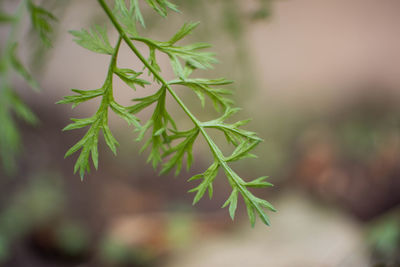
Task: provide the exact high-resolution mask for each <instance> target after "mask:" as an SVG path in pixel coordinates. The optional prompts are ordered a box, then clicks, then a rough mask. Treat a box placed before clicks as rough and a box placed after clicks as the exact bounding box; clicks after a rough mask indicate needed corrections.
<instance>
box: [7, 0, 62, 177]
mask: <svg viewBox="0 0 400 267" xmlns="http://www.w3.org/2000/svg"><path fill="white" fill-rule="evenodd" d="M26 14H28V15H29V16H30V18H31V24H32V30H33V31H34V32H36V34H38V36H39V37H40V40H41V41H42V44H44V45H46V46H50V44H51V43H50V36H51V33H52V27H51V23H52V22H54V21H55V17H54V16H53V15H52V14H51V13H50V12H49V11H47V10H45V9H44V8H42V7H40V6H38V5H35V4H34V3H33V2H32V1H31V0H22V1H20V3H19V5H18V7H17V9H16V11H15V13H14V14H8V13H6V12H4V11H2V7H1V6H0V24H5V25H6V26H9V28H10V31H9V35H8V37H7V38H5V44H4V46H2V47H1V48H2V51H0V121H1V127H0V160H1V162H2V165H3V168H4V170H5V171H6V173H8V174H13V173H14V172H15V171H16V169H17V165H16V164H17V163H16V157H17V154H18V152H19V150H20V146H21V140H20V139H21V138H20V134H19V131H18V127H17V123H16V121H15V120H14V114H15V115H16V116H17V117H18V118H20V119H22V120H24V121H26V122H27V123H29V124H36V123H37V122H38V119H37V118H36V116H35V115H34V113H33V112H32V111H31V110H30V108H29V107H28V106H27V105H26V104H25V103H24V102H23V100H22V99H21V98H20V96H19V95H18V94H17V92H16V91H15V90H14V87H13V83H12V78H13V74H14V73H16V74H19V75H20V76H21V78H22V79H23V80H25V82H26V83H27V84H28V85H29V86H30V87H31V88H32V89H34V90H36V91H38V90H39V89H40V88H39V84H38V82H37V81H36V80H35V79H34V78H33V76H32V75H31V74H30V72H29V71H28V70H27V68H26V67H25V66H24V65H23V64H22V62H21V60H20V59H19V57H18V42H17V40H18V38H19V36H18V34H19V32H20V31H19V30H20V27H21V24H22V23H23V20H24V17H25V16H26Z"/></svg>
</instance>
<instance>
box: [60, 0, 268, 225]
mask: <svg viewBox="0 0 400 267" xmlns="http://www.w3.org/2000/svg"><path fill="white" fill-rule="evenodd" d="M98 2H99V3H100V5H101V7H102V8H103V10H104V11H105V12H106V14H107V16H108V17H109V18H110V20H111V22H112V23H113V25H114V27H115V29H116V30H117V31H118V33H119V36H120V37H119V41H118V43H117V45H116V48H112V47H111V46H110V44H109V42H108V37H107V34H106V32H105V30H104V29H99V28H95V29H96V30H92V31H91V32H88V31H85V30H82V31H80V32H72V33H73V34H74V36H75V37H76V41H77V43H79V44H80V45H82V46H83V47H86V48H88V49H90V50H92V51H95V52H100V53H105V54H110V55H112V60H111V63H110V66H109V71H108V74H107V78H106V81H105V83H104V85H103V87H102V88H101V89H97V90H90V91H81V90H74V91H75V92H76V93H77V95H74V96H69V97H65V98H64V100H62V101H60V102H59V103H71V104H72V105H78V104H79V103H82V102H85V101H88V100H90V99H92V98H95V97H99V96H101V98H102V100H101V104H100V107H99V109H98V111H97V112H96V114H95V115H94V116H93V117H91V118H86V119H74V120H73V121H74V122H73V123H72V124H70V125H69V126H67V127H66V128H65V130H71V129H77V128H83V127H86V126H88V127H90V128H89V130H88V132H87V133H86V134H85V136H84V137H83V138H82V139H81V140H80V141H79V142H78V143H77V144H76V145H74V146H73V147H72V148H71V149H70V150H69V151H68V152H67V154H66V156H69V155H71V154H73V153H75V152H77V151H78V150H81V151H80V156H79V157H78V160H77V162H76V165H75V171H78V170H79V172H80V174H81V176H83V175H84V174H85V173H86V172H87V171H89V170H90V167H89V158H90V157H91V158H92V161H93V165H94V166H95V168H97V166H98V134H99V131H102V132H103V135H104V139H105V141H106V143H107V145H108V146H109V148H110V149H111V151H113V153H116V146H117V145H118V142H117V140H115V138H114V137H113V136H112V134H111V131H110V129H109V127H108V111H109V110H112V111H114V113H116V114H117V115H118V116H120V117H122V118H123V119H125V120H126V121H127V122H128V123H129V124H133V125H134V126H135V128H136V129H137V130H138V131H139V135H138V137H137V140H138V141H141V140H145V139H147V140H145V142H144V145H143V147H142V149H141V151H144V150H146V149H149V150H150V152H149V156H148V161H151V162H152V165H153V167H154V168H156V167H157V166H158V165H160V164H161V165H162V168H161V171H160V173H162V174H163V173H167V172H169V171H171V170H172V169H173V168H175V174H178V173H179V172H180V171H181V169H182V165H183V163H184V161H185V159H186V166H187V168H188V169H189V168H190V166H191V164H192V162H193V146H194V143H195V142H196V140H197V138H198V137H199V136H200V135H201V136H202V137H203V138H204V140H205V141H206V143H207V145H208V146H209V148H210V151H211V153H212V155H213V160H214V161H213V163H212V164H211V166H210V167H209V168H208V169H207V170H206V171H205V172H204V173H202V174H198V175H194V176H193V177H192V178H190V179H189V180H190V181H193V180H200V183H199V184H198V185H197V186H196V187H195V188H193V189H192V190H190V192H194V193H196V194H195V196H194V199H193V204H196V203H197V202H198V201H200V199H201V198H202V197H203V196H204V194H205V193H206V192H208V195H209V197H210V198H212V195H213V193H214V188H213V182H214V180H215V179H216V177H217V175H218V173H219V170H222V172H223V173H224V174H225V176H226V178H227V180H228V182H229V184H230V185H231V186H232V193H231V195H230V196H229V198H228V199H227V200H226V202H225V204H224V205H223V207H227V206H229V214H230V217H231V218H232V219H234V216H235V213H236V209H237V205H238V197H239V194H240V195H241V196H242V198H243V200H244V202H245V204H246V208H247V212H248V216H249V220H250V223H251V224H252V225H254V224H255V221H256V216H258V217H259V218H260V219H261V221H262V222H263V223H265V224H267V225H269V223H270V222H269V219H268V217H267V214H266V212H265V210H266V209H268V210H270V211H275V209H274V207H273V206H272V205H271V204H270V203H269V202H267V201H265V200H263V199H261V198H258V197H256V196H255V195H253V193H252V192H250V191H249V188H265V187H269V186H272V184H270V183H268V182H266V181H265V180H266V178H267V177H260V178H257V179H254V180H252V181H249V182H247V181H245V180H243V179H242V178H241V177H240V176H239V175H238V174H237V173H236V172H235V171H234V170H233V169H232V168H231V167H230V166H229V164H230V163H231V162H233V161H238V160H241V159H243V158H248V157H255V156H254V155H253V154H252V153H251V151H252V150H253V149H254V148H255V147H256V146H257V145H258V144H259V143H260V142H261V141H262V139H261V138H259V137H258V136H257V134H256V133H254V132H251V131H248V130H244V129H242V128H241V127H242V126H243V125H245V124H246V123H248V122H249V120H239V121H236V122H233V123H230V122H229V123H228V122H227V121H226V120H227V119H228V118H231V117H232V116H233V115H234V114H235V113H237V112H238V111H239V109H238V108H233V107H232V106H233V101H232V100H231V99H230V98H229V96H230V95H231V91H230V90H227V89H224V88H220V87H222V86H225V85H228V84H230V83H231V82H232V81H229V80H226V79H223V78H221V79H202V78H190V76H191V75H192V73H193V71H194V70H195V69H210V68H212V66H213V64H214V63H216V62H217V60H216V59H215V56H214V54H213V53H211V52H207V51H204V50H203V49H206V48H209V47H210V45H209V44H206V43H194V44H189V45H183V46H177V45H176V43H177V42H178V41H180V40H182V39H183V38H184V37H186V36H187V35H189V34H190V33H192V31H193V30H194V28H196V26H197V25H198V23H186V24H184V25H183V26H182V27H181V28H180V29H179V30H178V31H177V32H176V33H175V34H174V35H173V36H172V37H171V38H170V39H169V40H168V41H164V42H163V41H156V40H153V39H151V38H146V37H142V36H140V35H139V34H138V32H137V29H136V24H137V23H138V22H139V23H141V24H142V25H144V20H143V17H142V14H141V13H140V8H139V5H138V1H137V0H130V1H126V0H115V7H114V11H112V10H111V9H110V8H109V7H108V5H107V4H106V2H105V0H98ZM146 2H147V4H148V5H149V6H150V7H151V8H152V9H154V10H155V11H156V12H158V13H159V14H160V15H162V16H166V15H167V10H168V9H172V10H176V11H177V9H176V6H175V5H173V4H172V3H170V2H169V1H167V0H146ZM122 40H123V41H124V42H125V43H126V45H127V46H128V47H129V48H130V49H131V50H132V52H133V53H134V54H135V55H136V56H137V57H138V59H139V60H140V61H141V63H143V65H144V68H143V69H142V70H141V71H136V70H133V69H121V68H118V67H117V64H116V57H117V54H118V48H119V45H120V43H121V41H122ZM132 40H133V41H137V42H141V43H142V44H144V45H145V46H147V48H148V57H147V59H146V58H145V57H144V56H143V54H142V53H141V51H139V50H138V49H137V48H136V46H135V45H134V44H133V42H132ZM158 52H161V53H164V54H166V55H167V56H168V57H169V59H170V63H171V66H172V69H173V71H174V73H175V75H176V77H175V79H174V80H172V81H169V82H167V81H166V80H165V79H164V78H163V77H162V76H161V74H160V73H161V67H160V65H159V64H158V62H157V58H156V54H157V53H158ZM146 70H147V71H148V73H149V76H152V78H153V80H154V82H155V83H156V84H158V85H159V90H157V92H156V93H154V94H152V95H148V96H145V97H142V98H135V99H133V101H134V102H135V103H134V104H133V105H131V106H128V107H124V106H122V105H120V104H118V103H117V102H116V101H115V100H114V98H113V79H112V77H113V75H114V74H115V75H117V76H118V77H119V78H120V79H121V80H122V81H124V82H125V83H126V84H127V85H128V86H130V87H131V88H133V89H135V90H136V89H138V85H139V86H140V87H145V86H146V85H148V84H150V83H149V82H147V81H146V80H144V79H141V78H140V77H141V75H142V72H144V71H146ZM176 85H181V86H184V87H187V88H189V89H190V90H192V91H193V92H194V93H195V94H196V95H197V96H198V97H199V99H200V102H201V104H202V105H203V106H204V105H205V101H206V99H209V100H211V101H212V103H213V104H214V106H215V109H216V110H217V112H222V114H221V115H220V116H219V117H217V118H216V119H214V120H211V121H207V122H201V121H199V120H198V119H197V118H196V117H195V116H194V115H193V114H192V113H191V111H190V110H189V108H188V107H187V106H186V105H185V103H184V101H182V100H181V98H180V97H179V96H178V95H177V94H176V92H175V91H174V89H173V87H174V86H176ZM167 94H168V95H170V96H171V97H172V99H174V100H175V102H176V103H177V104H178V106H179V107H180V108H182V110H183V111H184V112H185V113H186V115H187V116H188V117H189V119H190V121H191V122H192V123H193V124H194V126H193V127H192V128H191V129H189V130H180V129H178V127H177V125H176V123H175V121H174V119H173V118H172V117H171V116H170V114H169V112H168V110H167V105H166V99H167V98H166V97H167ZM153 104H154V110H153V113H152V115H151V116H150V118H149V119H148V120H147V121H146V122H144V125H143V126H141V125H140V124H139V120H138V119H137V118H136V117H135V116H136V114H138V113H139V112H141V111H143V110H144V109H146V108H148V107H150V106H152V105H153ZM210 128H212V129H216V130H218V131H220V132H222V133H223V134H224V135H225V137H226V139H227V141H228V143H230V144H232V145H233V146H234V150H233V152H232V153H231V154H230V155H229V156H225V155H224V154H223V152H222V151H221V150H220V148H219V147H218V146H217V144H216V143H215V142H214V141H213V139H212V137H211V136H210V135H209V134H208V132H207V131H208V130H209V129H210Z"/></svg>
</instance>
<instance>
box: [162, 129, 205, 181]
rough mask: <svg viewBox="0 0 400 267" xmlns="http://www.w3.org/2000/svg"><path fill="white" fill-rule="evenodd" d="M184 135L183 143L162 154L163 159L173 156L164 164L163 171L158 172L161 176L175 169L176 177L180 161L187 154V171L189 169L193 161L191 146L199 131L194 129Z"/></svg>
mask: <svg viewBox="0 0 400 267" xmlns="http://www.w3.org/2000/svg"><path fill="white" fill-rule="evenodd" d="M177 134H178V135H180V137H183V136H182V133H179V132H178V133H177ZM185 134H186V136H185V137H184V138H185V140H184V141H182V142H181V143H180V144H178V145H177V146H174V147H171V148H169V149H167V150H166V151H165V152H164V154H163V157H166V156H169V155H171V154H174V155H173V156H172V157H171V158H170V159H169V160H168V161H167V162H166V163H164V165H163V169H162V170H161V172H160V173H161V174H165V173H167V172H169V171H170V170H171V169H172V168H174V167H176V171H175V175H178V174H179V172H180V171H181V168H182V161H183V156H184V155H185V153H186V154H187V169H189V168H190V166H191V164H192V161H193V156H192V150H193V144H194V141H196V138H197V135H198V134H199V129H197V128H194V129H192V130H191V131H187V132H185ZM175 135H176V134H175ZM175 139H176V138H175Z"/></svg>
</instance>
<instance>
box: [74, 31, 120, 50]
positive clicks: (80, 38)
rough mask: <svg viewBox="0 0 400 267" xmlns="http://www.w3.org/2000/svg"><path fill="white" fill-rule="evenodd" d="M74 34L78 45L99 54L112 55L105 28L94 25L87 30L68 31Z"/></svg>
mask: <svg viewBox="0 0 400 267" xmlns="http://www.w3.org/2000/svg"><path fill="white" fill-rule="evenodd" d="M70 33H71V34H72V35H73V36H75V39H74V41H75V42H76V43H77V44H79V45H80V46H82V47H84V48H86V49H88V50H91V51H93V52H96V53H100V54H107V55H112V54H113V52H114V48H113V47H112V46H111V45H110V42H109V40H108V36H107V31H106V29H105V28H103V27H100V26H98V25H96V26H95V27H94V28H92V29H89V31H87V30H85V29H82V30H80V31H70Z"/></svg>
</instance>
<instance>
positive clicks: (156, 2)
mask: <svg viewBox="0 0 400 267" xmlns="http://www.w3.org/2000/svg"><path fill="white" fill-rule="evenodd" d="M146 2H147V4H148V5H149V6H151V7H152V8H153V9H154V10H155V11H156V12H157V13H158V14H160V15H161V16H163V17H166V16H167V10H168V9H171V10H173V11H175V12H179V10H178V7H177V6H176V5H174V4H172V3H171V2H169V1H168V0H146Z"/></svg>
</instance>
